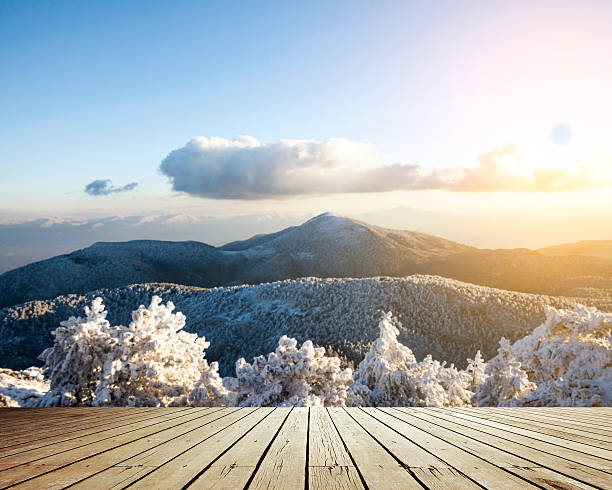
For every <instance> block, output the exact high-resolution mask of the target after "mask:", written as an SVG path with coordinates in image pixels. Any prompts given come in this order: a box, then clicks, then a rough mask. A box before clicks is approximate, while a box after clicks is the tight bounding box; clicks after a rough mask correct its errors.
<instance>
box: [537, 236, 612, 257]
mask: <svg viewBox="0 0 612 490" xmlns="http://www.w3.org/2000/svg"><path fill="white" fill-rule="evenodd" d="M537 251H538V252H539V253H541V254H544V255H586V256H590V257H601V258H606V259H611V258H612V240H583V241H580V242H575V243H564V244H561V245H555V246H552V247H544V248H539V249H538V250H537Z"/></svg>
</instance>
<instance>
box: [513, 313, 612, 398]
mask: <svg viewBox="0 0 612 490" xmlns="http://www.w3.org/2000/svg"><path fill="white" fill-rule="evenodd" d="M512 350H513V352H514V354H515V355H516V357H517V359H518V360H519V361H520V362H521V364H522V366H523V369H525V371H526V372H527V374H528V375H529V379H530V380H532V381H533V382H534V383H536V384H537V389H536V390H534V391H533V392H531V393H529V394H528V395H527V396H526V397H525V398H523V399H520V400H518V401H517V404H520V405H533V406H602V405H603V406H612V314H611V313H603V312H601V311H597V310H596V309H595V308H587V307H585V306H582V305H577V306H576V307H575V308H574V309H571V310H564V309H556V308H552V307H548V308H547V309H546V321H545V322H544V323H543V324H542V325H540V326H539V327H538V328H536V329H535V330H534V331H533V333H532V334H531V335H528V336H526V337H524V338H522V339H520V340H518V341H517V342H516V343H515V344H514V345H513V346H512Z"/></svg>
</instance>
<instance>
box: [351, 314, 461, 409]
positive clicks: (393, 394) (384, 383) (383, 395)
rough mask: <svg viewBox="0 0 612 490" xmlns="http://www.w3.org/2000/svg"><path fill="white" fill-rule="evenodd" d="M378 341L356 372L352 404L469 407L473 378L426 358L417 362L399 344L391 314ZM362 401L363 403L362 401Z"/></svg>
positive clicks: (382, 323)
mask: <svg viewBox="0 0 612 490" xmlns="http://www.w3.org/2000/svg"><path fill="white" fill-rule="evenodd" d="M378 327H379V329H380V335H379V337H378V338H377V339H376V340H375V341H374V342H373V343H372V345H371V347H370V350H369V352H368V353H367V354H366V355H365V358H364V359H363V361H361V363H360V364H359V368H358V369H357V371H356V372H355V376H354V379H355V384H354V385H353V387H352V388H351V391H352V393H353V394H354V395H355V398H353V399H352V402H353V403H356V404H363V405H373V406H458V405H466V404H468V403H469V400H470V397H471V396H472V392H471V391H469V389H468V388H469V386H470V384H471V383H472V381H473V376H471V375H470V374H469V373H467V372H465V371H459V370H458V369H456V368H455V367H454V366H452V365H451V366H450V367H446V364H445V363H440V362H438V361H435V360H433V359H432V357H431V356H426V357H425V359H423V361H421V362H417V360H416V358H415V356H414V354H413V353H412V351H411V350H410V349H409V348H408V347H406V346H405V345H403V344H401V343H400V342H399V341H398V340H397V336H398V334H399V330H398V329H397V328H396V327H395V325H393V321H392V315H391V313H386V314H384V315H383V317H382V319H381V320H380V323H379V324H378ZM359 398H361V400H359Z"/></svg>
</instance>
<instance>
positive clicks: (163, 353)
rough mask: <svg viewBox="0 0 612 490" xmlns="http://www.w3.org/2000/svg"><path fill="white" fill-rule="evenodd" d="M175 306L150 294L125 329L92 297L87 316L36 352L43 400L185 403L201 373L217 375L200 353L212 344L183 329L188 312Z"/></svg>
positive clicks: (49, 403) (61, 402)
mask: <svg viewBox="0 0 612 490" xmlns="http://www.w3.org/2000/svg"><path fill="white" fill-rule="evenodd" d="M173 310H174V305H173V304H172V302H168V303H167V304H166V305H162V304H161V298H159V297H158V296H154V297H153V299H152V300H151V304H150V305H149V307H148V308H145V307H144V306H142V305H141V306H140V307H139V308H138V309H137V310H135V311H134V312H133V313H132V322H131V323H130V325H129V326H128V327H124V326H121V325H119V326H111V325H110V323H109V322H108V321H107V320H106V311H104V305H103V304H102V299H101V298H96V299H95V300H94V301H93V302H92V305H91V308H90V307H86V308H85V313H86V317H85V318H81V317H79V318H75V317H71V318H70V319H69V320H68V321H66V322H62V323H61V327H60V328H58V329H57V330H55V332H54V335H55V344H54V346H53V347H51V348H49V349H46V350H45V351H44V352H43V353H42V355H41V358H42V359H43V360H44V361H45V368H46V372H47V376H48V377H49V378H50V380H51V390H50V391H49V393H47V394H46V395H45V397H43V399H42V400H41V404H42V405H46V406H54V405H60V406H69V405H95V406H102V405H119V406H124V405H129V406H169V405H186V404H187V403H188V401H189V400H188V395H189V394H190V392H191V391H192V390H193V388H194V387H195V386H196V384H197V383H199V386H200V390H202V389H206V385H205V384H204V385H203V384H202V379H208V378H211V379H212V378H214V375H215V373H216V371H217V368H218V366H217V364H216V363H213V364H211V365H208V362H207V361H206V360H205V359H204V350H205V349H206V348H207V347H208V346H209V342H207V341H206V339H205V338H204V337H201V338H198V336H197V335H196V334H190V333H187V332H184V331H182V328H183V327H184V325H185V316H184V315H183V314H182V313H173ZM209 398H210V399H211V400H214V396H209ZM198 400H200V401H203V400H204V394H203V393H200V395H199V398H198Z"/></svg>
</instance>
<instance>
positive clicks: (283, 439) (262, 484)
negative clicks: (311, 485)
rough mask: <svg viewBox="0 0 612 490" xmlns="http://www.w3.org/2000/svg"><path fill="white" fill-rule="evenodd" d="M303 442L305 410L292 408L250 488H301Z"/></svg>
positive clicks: (306, 424)
mask: <svg viewBox="0 0 612 490" xmlns="http://www.w3.org/2000/svg"><path fill="white" fill-rule="evenodd" d="M307 438H308V408H306V407H296V408H294V409H293V410H292V411H291V413H290V414H289V417H288V418H287V420H286V421H285V423H284V424H283V427H282V429H281V431H280V432H279V434H278V436H276V439H274V442H273V443H272V446H270V449H269V451H268V453H267V454H266V456H265V458H264V459H263V461H262V462H261V464H260V465H259V468H258V469H257V472H256V473H255V478H254V479H253V481H252V482H251V485H250V487H251V488H265V489H267V490H284V489H287V488H304V487H305V483H306V446H307Z"/></svg>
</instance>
